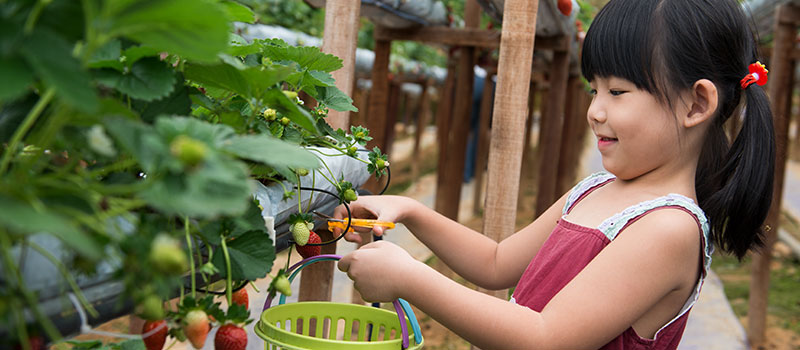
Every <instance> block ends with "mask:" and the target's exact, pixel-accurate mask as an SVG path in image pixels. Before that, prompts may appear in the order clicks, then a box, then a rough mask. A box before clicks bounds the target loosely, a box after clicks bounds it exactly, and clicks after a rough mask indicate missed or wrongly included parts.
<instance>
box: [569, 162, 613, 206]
mask: <svg viewBox="0 0 800 350" xmlns="http://www.w3.org/2000/svg"><path fill="white" fill-rule="evenodd" d="M613 178H614V175H611V174H610V173H609V172H606V171H601V172H597V173H594V174H592V175H589V176H588V177H586V178H585V179H583V180H581V182H578V184H577V185H575V187H573V188H572V190H571V191H570V193H569V196H567V202H566V203H565V204H564V209H562V210H561V214H562V215H567V214H568V213H569V210H570V209H572V206H573V205H575V203H577V201H578V199H580V198H581V196H583V195H584V193H586V191H589V190H591V189H592V188H594V187H597V185H600V184H602V183H604V182H606V181H608V180H611V179H613Z"/></svg>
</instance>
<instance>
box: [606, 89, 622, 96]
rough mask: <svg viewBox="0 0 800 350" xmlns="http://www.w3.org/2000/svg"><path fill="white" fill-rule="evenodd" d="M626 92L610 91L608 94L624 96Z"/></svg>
mask: <svg viewBox="0 0 800 350" xmlns="http://www.w3.org/2000/svg"><path fill="white" fill-rule="evenodd" d="M626 92H627V91H623V90H608V93H610V94H611V96H619V95H622V94H624V93H626Z"/></svg>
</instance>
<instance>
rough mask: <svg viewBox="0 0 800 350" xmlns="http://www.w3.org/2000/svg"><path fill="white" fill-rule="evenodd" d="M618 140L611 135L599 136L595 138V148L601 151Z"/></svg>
mask: <svg viewBox="0 0 800 350" xmlns="http://www.w3.org/2000/svg"><path fill="white" fill-rule="evenodd" d="M617 141H618V140H617V139H615V138H611V137H600V138H598V140H597V148H598V149H600V150H601V151H602V150H603V149H606V148H608V147H610V146H611V145H613V144H614V143H616V142H617Z"/></svg>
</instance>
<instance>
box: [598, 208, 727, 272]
mask: <svg viewBox="0 0 800 350" xmlns="http://www.w3.org/2000/svg"><path fill="white" fill-rule="evenodd" d="M674 206H677V207H681V208H683V209H685V210H686V211H688V212H689V213H691V214H692V216H694V218H695V219H696V220H697V224H698V226H699V227H700V229H701V231H702V233H703V252H704V253H705V254H704V255H705V256H704V257H703V263H704V268H705V270H706V271H708V269H709V268H711V253H712V252H713V251H714V247H713V246H712V245H711V236H710V235H711V226H710V225H709V222H708V218H706V215H705V213H704V212H703V210H702V209H700V207H699V206H697V204H695V202H694V201H693V200H692V199H691V198H688V197H685V196H682V195H679V194H675V193H670V194H668V195H666V196H663V197H658V198H656V199H652V200H649V201H645V202H641V203H639V204H635V205H632V206H630V207H628V208H627V209H625V210H623V211H622V212H620V213H617V214H615V215H614V216H612V217H610V218H608V219H606V220H605V221H603V222H602V223H601V224H600V226H598V227H597V229H598V230H600V232H603V234H604V235H605V236H606V237H608V239H609V240H612V241H613V240H614V238H616V237H617V235H619V233H620V232H621V231H622V229H624V228H625V226H626V225H627V224H628V222H630V221H631V220H633V219H635V218H638V217H639V216H642V215H644V214H645V213H647V212H649V211H651V210H653V209H657V208H661V207H674Z"/></svg>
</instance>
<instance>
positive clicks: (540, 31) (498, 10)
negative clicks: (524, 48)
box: [477, 0, 580, 37]
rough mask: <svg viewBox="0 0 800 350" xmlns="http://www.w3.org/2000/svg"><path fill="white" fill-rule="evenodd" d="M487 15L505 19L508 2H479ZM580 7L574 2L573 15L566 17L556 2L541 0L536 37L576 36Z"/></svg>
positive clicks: (497, 19) (496, 0)
mask: <svg viewBox="0 0 800 350" xmlns="http://www.w3.org/2000/svg"><path fill="white" fill-rule="evenodd" d="M477 1H478V3H479V4H480V5H481V7H483V9H484V10H485V11H486V13H488V14H489V16H491V17H492V18H494V19H495V20H496V21H498V22H500V21H502V18H503V6H505V1H506V0H477ZM579 10H580V6H578V2H577V1H575V0H572V13H570V15H569V16H564V15H563V14H561V12H559V11H558V7H557V6H556V0H539V8H538V12H537V16H536V35H537V36H541V37H554V36H561V35H574V34H575V25H574V23H575V19H577V16H578V11H579Z"/></svg>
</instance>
